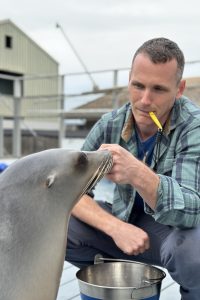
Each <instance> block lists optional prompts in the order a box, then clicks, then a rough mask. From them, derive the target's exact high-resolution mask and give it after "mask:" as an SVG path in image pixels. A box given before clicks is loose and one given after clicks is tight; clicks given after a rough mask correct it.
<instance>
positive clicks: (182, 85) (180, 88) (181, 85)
mask: <svg viewBox="0 0 200 300" xmlns="http://www.w3.org/2000/svg"><path fill="white" fill-rule="evenodd" d="M185 85H186V81H185V80H181V81H180V83H179V85H178V90H177V94H176V99H178V98H180V97H181V96H182V95H183V92H184V90H185Z"/></svg>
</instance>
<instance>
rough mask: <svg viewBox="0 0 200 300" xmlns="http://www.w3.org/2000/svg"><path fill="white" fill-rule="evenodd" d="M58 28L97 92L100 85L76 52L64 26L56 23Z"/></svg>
mask: <svg viewBox="0 0 200 300" xmlns="http://www.w3.org/2000/svg"><path fill="white" fill-rule="evenodd" d="M56 28H59V29H60V31H61V32H62V34H63V36H64V38H65V40H66V41H67V43H68V44H69V45H70V47H71V49H72V51H73V52H74V54H75V55H76V57H77V59H78V61H79V62H80V64H81V65H82V67H83V69H84V71H85V73H86V74H87V75H88V77H89V79H90V81H91V82H92V85H93V90H94V91H96V90H98V89H99V88H98V85H97V84H96V82H95V81H94V79H93V77H92V76H91V74H90V72H89V71H88V69H87V67H86V65H85V63H84V62H83V60H82V58H81V57H80V55H79V54H78V52H77V51H76V49H75V47H74V46H73V44H72V42H71V41H70V39H69V37H68V36H67V35H66V33H65V32H64V30H63V28H62V26H61V25H60V24H58V23H56Z"/></svg>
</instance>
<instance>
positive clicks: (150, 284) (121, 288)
mask: <svg viewBox="0 0 200 300" xmlns="http://www.w3.org/2000/svg"><path fill="white" fill-rule="evenodd" d="M116 263H127V264H134V263H135V264H140V265H143V266H147V267H150V268H153V269H156V270H158V271H159V272H160V273H161V276H160V277H159V278H155V279H148V281H146V283H145V285H142V286H139V287H133V286H122V287H115V289H116V290H126V289H133V290H134V289H136V290H139V289H144V288H148V287H151V286H153V285H155V284H157V283H158V282H162V280H163V279H164V278H165V277H166V273H165V272H164V271H163V270H162V269H160V268H158V267H157V266H154V265H149V264H145V263H142V262H138V261H131V260H130V261H129V260H124V261H122V260H119V261H117V260H115V261H111V262H106V264H116ZM99 264H100V265H104V263H97V264H93V265H89V266H87V267H84V268H82V269H80V270H78V271H77V272H76V278H77V279H78V281H80V282H82V283H83V284H86V285H89V286H92V287H95V288H104V289H113V286H105V285H99V284H95V283H90V282H87V281H84V280H83V279H80V278H79V275H80V273H82V272H84V271H85V270H86V269H88V268H95V267H96V266H98V265H99Z"/></svg>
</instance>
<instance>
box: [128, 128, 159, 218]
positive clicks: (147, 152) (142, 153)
mask: <svg viewBox="0 0 200 300" xmlns="http://www.w3.org/2000/svg"><path fill="white" fill-rule="evenodd" d="M136 139H137V146H138V155H137V158H138V159H139V160H144V157H145V163H146V164H147V165H148V166H150V164H151V161H152V158H153V149H154V146H155V143H156V134H155V135H153V136H151V137H150V138H148V139H147V140H146V141H144V142H143V141H141V139H140V137H139V135H138V133H136ZM140 211H144V202H143V199H142V197H141V196H140V195H139V194H138V193H137V192H136V196H135V203H134V207H133V213H134V212H135V213H137V212H140Z"/></svg>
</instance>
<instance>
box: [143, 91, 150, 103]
mask: <svg viewBox="0 0 200 300" xmlns="http://www.w3.org/2000/svg"><path fill="white" fill-rule="evenodd" d="M141 102H142V104H144V105H149V104H151V103H152V97H151V93H150V91H149V90H145V91H144V92H143V94H142V98H141Z"/></svg>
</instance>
